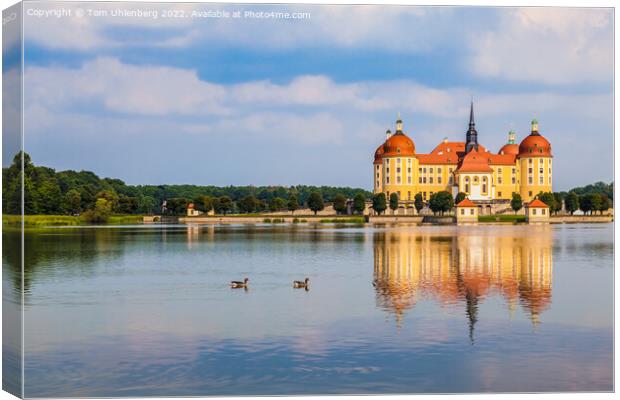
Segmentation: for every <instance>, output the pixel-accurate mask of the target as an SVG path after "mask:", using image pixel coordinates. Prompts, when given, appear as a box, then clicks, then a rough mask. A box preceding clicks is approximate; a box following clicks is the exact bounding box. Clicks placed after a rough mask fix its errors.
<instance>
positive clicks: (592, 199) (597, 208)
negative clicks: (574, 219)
mask: <svg viewBox="0 0 620 400" xmlns="http://www.w3.org/2000/svg"><path fill="white" fill-rule="evenodd" d="M599 184H602V185H605V184H603V183H602V182H599V183H597V184H594V185H588V186H589V187H597V185H599ZM605 186H611V187H612V188H613V183H611V184H610V185H605ZM598 187H600V186H598ZM579 189H581V188H579ZM581 193H582V194H578V192H577V190H576V189H573V190H571V191H569V192H553V193H552V192H545V193H543V192H541V193H539V194H538V195H537V196H536V198H538V199H539V200H540V201H542V202H543V203H545V204H546V205H547V206H549V211H550V212H551V213H553V214H557V213H559V212H560V211H562V209H564V211H566V212H567V213H569V214H570V215H573V214H574V213H575V211H577V210H580V211H582V212H583V213H584V214H593V213H596V212H598V213H600V214H603V213H604V212H606V211H607V210H609V209H610V208H612V207H613V201H612V200H611V198H610V197H609V196H608V195H607V194H606V193H604V192H597V191H594V192H587V191H582V192H581ZM612 196H613V194H612ZM510 206H511V207H512V209H513V210H514V211H515V213H516V212H517V211H519V210H520V209H521V208H522V207H523V201H522V200H521V195H519V194H518V193H513V194H512V200H511V201H510Z"/></svg>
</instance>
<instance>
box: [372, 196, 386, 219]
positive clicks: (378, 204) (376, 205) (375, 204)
mask: <svg viewBox="0 0 620 400" xmlns="http://www.w3.org/2000/svg"><path fill="white" fill-rule="evenodd" d="M372 209H373V210H375V212H377V213H378V214H379V215H381V213H382V212H384V211H385V210H386V209H387V202H386V201H385V194H384V193H377V194H375V195H374V196H372Z"/></svg>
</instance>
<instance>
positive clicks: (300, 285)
mask: <svg viewBox="0 0 620 400" xmlns="http://www.w3.org/2000/svg"><path fill="white" fill-rule="evenodd" d="M308 282H310V278H306V279H304V280H303V281H293V287H294V288H296V289H308V285H309V283H308Z"/></svg>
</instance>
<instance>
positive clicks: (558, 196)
mask: <svg viewBox="0 0 620 400" xmlns="http://www.w3.org/2000/svg"><path fill="white" fill-rule="evenodd" d="M553 199H554V200H555V202H554V204H553V209H552V210H551V211H552V212H554V213H555V214H557V213H558V212H560V211H562V203H563V202H564V195H563V194H562V193H560V192H554V193H553Z"/></svg>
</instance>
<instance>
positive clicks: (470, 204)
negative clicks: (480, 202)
mask: <svg viewBox="0 0 620 400" xmlns="http://www.w3.org/2000/svg"><path fill="white" fill-rule="evenodd" d="M456 206H457V207H476V204H475V203H474V202H473V201H471V200H469V199H468V198H465V199H463V201H461V202H460V203H459V204H457V205H456Z"/></svg>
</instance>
